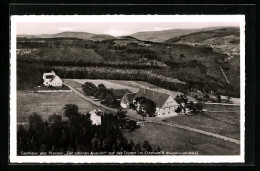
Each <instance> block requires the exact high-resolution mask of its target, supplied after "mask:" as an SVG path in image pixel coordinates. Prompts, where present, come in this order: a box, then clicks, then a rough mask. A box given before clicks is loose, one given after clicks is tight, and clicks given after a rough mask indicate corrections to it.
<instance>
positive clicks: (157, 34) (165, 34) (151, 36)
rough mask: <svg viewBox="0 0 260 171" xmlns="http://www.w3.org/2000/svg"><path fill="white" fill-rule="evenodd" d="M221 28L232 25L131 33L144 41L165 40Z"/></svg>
mask: <svg viewBox="0 0 260 171" xmlns="http://www.w3.org/2000/svg"><path fill="white" fill-rule="evenodd" d="M221 28H230V27H226V26H220V27H206V28H201V29H171V30H162V31H145V32H137V33H134V34H131V35H130V36H132V37H134V38H136V39H139V40H143V41H152V42H163V41H166V40H168V39H171V38H175V37H179V36H182V35H187V34H190V33H195V32H200V31H209V30H216V29H221Z"/></svg>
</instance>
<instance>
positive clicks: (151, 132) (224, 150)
mask: <svg viewBox="0 0 260 171" xmlns="http://www.w3.org/2000/svg"><path fill="white" fill-rule="evenodd" d="M124 135H125V137H127V138H128V139H129V140H130V139H132V140H133V141H134V142H135V143H142V142H143V141H144V139H145V140H148V141H149V142H150V144H151V145H152V147H157V146H160V148H161V149H162V151H165V152H166V151H171V152H188V151H193V152H196V151H198V154H199V155H238V154H239V145H237V144H234V143H231V142H228V141H224V140H220V139H217V138H213V137H210V136H206V135H202V134H199V133H195V132H191V131H187V130H183V129H179V128H175V127H169V126H165V125H159V124H155V123H145V125H144V126H143V127H141V128H139V129H137V130H135V131H133V132H129V131H125V132H124Z"/></svg>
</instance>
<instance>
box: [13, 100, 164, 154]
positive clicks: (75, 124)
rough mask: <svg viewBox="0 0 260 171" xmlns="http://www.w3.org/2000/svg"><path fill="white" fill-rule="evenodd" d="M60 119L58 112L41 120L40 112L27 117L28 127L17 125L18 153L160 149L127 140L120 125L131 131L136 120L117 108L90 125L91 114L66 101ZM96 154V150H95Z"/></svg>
mask: <svg viewBox="0 0 260 171" xmlns="http://www.w3.org/2000/svg"><path fill="white" fill-rule="evenodd" d="M64 109H65V110H64V116H65V117H66V120H62V117H61V116H60V115H55V114H53V115H51V116H49V118H48V121H44V120H43V119H42V118H41V116H40V115H39V114H36V113H34V114H32V115H31V116H30V117H29V124H28V127H24V126H22V125H20V126H18V131H17V140H18V141H17V147H18V151H17V155H23V154H26V152H30V153H36V154H40V153H47V155H48V154H49V155H51V154H52V153H53V154H54V153H57V152H59V154H61V155H66V154H67V152H68V151H69V152H71V153H73V154H75V153H76V152H84V153H85V154H86V152H88V154H91V153H93V152H103V153H102V154H103V155H106V154H108V153H109V152H112V153H113V154H116V153H117V152H135V153H136V154H140V153H141V152H145V151H148V152H152V151H154V152H159V151H160V150H161V149H160V147H154V148H152V146H151V145H150V143H149V142H148V141H145V140H144V142H143V144H135V143H134V142H133V141H132V140H130V141H128V140H127V139H126V138H125V137H124V134H123V132H122V129H126V130H129V131H130V132H131V131H134V130H135V129H137V128H138V126H137V125H136V122H135V121H132V120H127V119H126V118H125V113H124V112H122V111H118V112H117V113H116V114H115V115H114V114H109V113H105V114H104V115H103V116H102V118H101V125H92V121H91V119H90V114H81V113H79V112H78V107H77V105H74V104H67V105H65V107H64ZM97 154H98V153H97Z"/></svg>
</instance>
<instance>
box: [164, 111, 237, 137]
mask: <svg viewBox="0 0 260 171" xmlns="http://www.w3.org/2000/svg"><path fill="white" fill-rule="evenodd" d="M164 121H165V122H172V123H173V124H179V125H183V126H188V127H191V128H196V129H200V130H204V131H208V132H212V133H216V134H220V135H223V136H227V137H230V138H234V139H237V140H239V139H240V115H239V112H216V113H213V112H212V113H211V112H208V113H201V114H197V115H192V116H187V115H178V116H176V117H172V118H168V119H165V120H164Z"/></svg>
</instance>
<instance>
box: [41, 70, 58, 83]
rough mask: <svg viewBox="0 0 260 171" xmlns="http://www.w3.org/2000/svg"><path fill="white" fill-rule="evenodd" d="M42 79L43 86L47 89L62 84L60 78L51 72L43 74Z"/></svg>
mask: <svg viewBox="0 0 260 171" xmlns="http://www.w3.org/2000/svg"><path fill="white" fill-rule="evenodd" d="M42 78H43V84H44V85H45V86H47V87H49V86H53V87H61V86H62V83H63V82H62V80H61V79H60V77H59V76H57V75H56V74H55V72H53V71H52V72H49V73H44V74H43V76H42Z"/></svg>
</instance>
